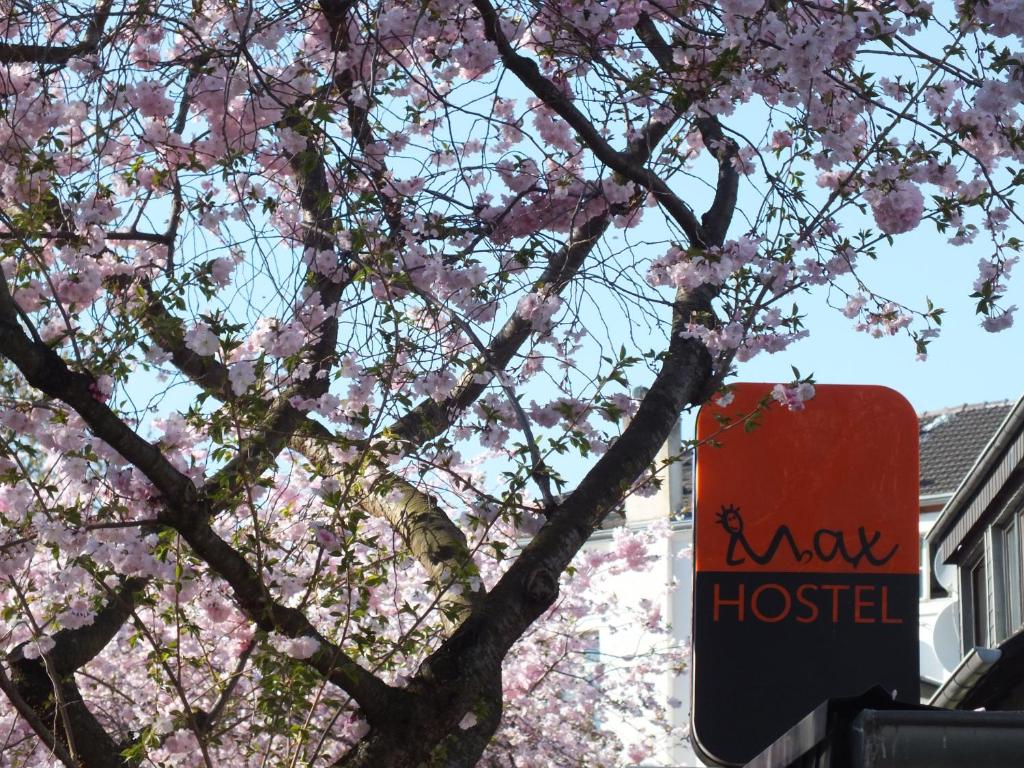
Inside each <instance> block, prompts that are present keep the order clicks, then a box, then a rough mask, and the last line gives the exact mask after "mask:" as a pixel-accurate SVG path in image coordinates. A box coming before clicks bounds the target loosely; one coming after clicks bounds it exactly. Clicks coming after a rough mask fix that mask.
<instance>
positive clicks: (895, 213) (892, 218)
mask: <svg viewBox="0 0 1024 768" xmlns="http://www.w3.org/2000/svg"><path fill="white" fill-rule="evenodd" d="M868 200H869V202H870V203H871V211H872V213H874V215H875V222H876V223H877V224H878V228H879V229H880V230H882V232H884V233H885V234H887V235H898V234H900V233H902V232H909V231H910V230H912V229H914V228H915V227H916V226H917V225H918V224H919V223H920V221H921V214H922V213H923V212H924V197H923V196H922V195H921V190H920V189H918V188H917V185H916V184H914V183H913V182H910V181H900V182H897V183H896V184H895V185H894V186H893V188H892V190H890V191H884V190H873V191H872V192H871V193H870V194H869V195H868Z"/></svg>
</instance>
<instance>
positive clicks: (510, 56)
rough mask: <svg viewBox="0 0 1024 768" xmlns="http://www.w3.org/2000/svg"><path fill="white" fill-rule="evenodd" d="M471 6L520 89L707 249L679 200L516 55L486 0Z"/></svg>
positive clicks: (696, 223) (697, 224)
mask: <svg viewBox="0 0 1024 768" xmlns="http://www.w3.org/2000/svg"><path fill="white" fill-rule="evenodd" d="M473 5H474V6H476V9H477V11H479V13H480V16H481V18H482V19H483V23H484V33H485V34H486V35H487V39H488V40H490V41H491V42H492V43H494V44H495V46H497V48H498V52H499V53H500V54H501V60H502V62H503V63H504V64H505V66H506V67H507V68H508V69H509V70H510V71H511V72H512V73H513V74H514V75H515V76H516V77H518V78H519V80H520V81H521V82H522V83H523V85H525V86H526V87H527V88H529V89H530V91H532V92H533V93H534V95H535V96H537V98H539V99H540V100H541V101H543V102H544V103H545V105H547V106H548V107H549V108H550V109H551V110H553V111H554V112H555V113H557V114H558V115H559V116H560V117H561V118H562V119H563V120H565V121H566V122H567V123H568V124H569V125H570V126H571V127H572V129H573V130H574V131H576V133H577V134H578V135H579V137H580V139H581V140H582V141H583V143H584V144H586V146H587V147H589V148H590V151H591V152H593V153H594V155H595V156H596V157H597V159H598V160H600V161H601V162H602V163H604V164H605V165H607V166H608V167H609V168H611V169H612V170H613V171H615V172H616V173H618V174H620V175H622V176H624V177H625V178H627V179H629V180H630V181H633V182H635V183H637V184H639V185H640V186H642V187H643V188H644V189H647V190H649V191H650V192H651V194H653V195H654V197H655V198H656V199H657V200H658V202H659V203H660V204H661V205H662V207H664V208H665V210H666V211H668V213H669V215H670V216H672V218H673V219H674V220H675V221H676V223H677V224H679V226H680V227H681V228H682V230H683V232H684V233H685V234H686V236H687V238H689V240H690V243H691V244H692V245H694V246H695V247H698V248H705V247H707V245H708V243H707V240H706V237H705V235H704V232H703V230H702V228H701V225H700V222H699V221H697V217H696V216H695V215H694V213H693V211H692V210H691V209H690V207H689V206H688V205H686V204H685V203H684V202H683V201H682V200H680V199H679V197H677V196H676V194H675V193H674V192H673V191H672V190H671V189H669V187H668V185H667V184H665V182H664V181H662V180H661V178H659V177H658V176H657V175H656V174H655V173H653V172H652V171H650V170H648V169H647V168H645V167H643V165H641V164H639V163H636V162H633V161H632V159H631V157H630V156H629V154H627V153H623V152H618V151H617V150H615V149H614V148H612V146H611V145H610V144H609V143H608V142H607V141H605V139H604V137H603V136H601V134H600V133H599V132H598V130H597V129H596V128H595V127H594V126H593V125H592V124H591V122H590V121H589V120H588V119H587V118H586V116H585V115H584V114H583V113H582V112H580V111H579V110H578V109H576V107H575V105H574V104H573V103H572V102H571V101H570V100H569V99H568V98H566V96H565V94H563V93H562V92H561V91H560V90H559V89H558V88H557V87H556V86H555V85H554V83H552V82H551V81H550V80H548V79H547V78H546V77H544V75H543V74H542V73H541V71H540V67H538V66H537V63H536V62H535V61H533V59H529V58H527V57H525V56H521V55H520V54H518V53H516V51H515V49H514V48H513V47H512V44H511V43H510V42H509V40H508V38H507V37H506V36H505V33H504V31H502V29H501V20H500V18H499V17H498V13H497V11H495V9H494V6H493V5H491V4H490V2H489V1H488V0H473Z"/></svg>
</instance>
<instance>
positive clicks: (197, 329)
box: [185, 323, 220, 357]
mask: <svg viewBox="0 0 1024 768" xmlns="http://www.w3.org/2000/svg"><path fill="white" fill-rule="evenodd" d="M185 346H186V347H188V348H189V349H191V350H192V351H193V352H195V353H196V354H197V355H202V356H203V357H210V356H212V355H215V354H217V352H218V351H219V350H220V340H219V339H218V338H217V336H216V335H215V334H214V332H213V331H211V330H210V326H208V325H206V323H196V324H195V325H193V326H192V328H191V329H189V330H188V331H187V332H186V333H185Z"/></svg>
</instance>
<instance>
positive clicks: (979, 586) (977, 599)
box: [970, 556, 988, 646]
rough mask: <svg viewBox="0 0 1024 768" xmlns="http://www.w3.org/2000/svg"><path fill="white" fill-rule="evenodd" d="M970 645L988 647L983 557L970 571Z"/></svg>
mask: <svg viewBox="0 0 1024 768" xmlns="http://www.w3.org/2000/svg"><path fill="white" fill-rule="evenodd" d="M970 587H971V591H970V595H971V623H970V626H971V645H979V646H987V645H988V573H987V569H986V568H985V558H984V556H982V557H981V559H980V560H978V562H977V563H975V564H974V566H973V567H972V568H971V569H970Z"/></svg>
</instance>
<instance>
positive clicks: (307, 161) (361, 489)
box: [0, 0, 1024, 768]
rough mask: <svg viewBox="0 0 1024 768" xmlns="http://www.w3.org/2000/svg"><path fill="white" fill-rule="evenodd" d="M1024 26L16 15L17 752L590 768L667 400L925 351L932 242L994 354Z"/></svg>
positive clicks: (908, 10) (642, 10) (11, 569)
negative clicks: (835, 345) (863, 355)
mask: <svg viewBox="0 0 1024 768" xmlns="http://www.w3.org/2000/svg"><path fill="white" fill-rule="evenodd" d="M1017 5H1018V4H1017V3H1014V2H1011V1H1010V0H989V1H988V2H984V1H983V0H963V2H959V3H957V4H956V6H955V7H947V8H940V9H934V8H933V7H932V5H931V4H929V3H927V2H914V1H913V0H892V1H891V2H888V1H886V2H864V3H860V4H857V3H837V2H833V1H832V0H818V1H817V2H813V1H812V2H803V1H794V2H782V1H779V0H726V1H724V2H717V3H712V2H703V1H701V0H687V1H686V2H658V1H656V0H614V1H612V2H608V1H603V2H597V0H571V1H570V0H564V1H563V2H555V1H553V0H537V1H535V2H516V1H515V0H502V2H500V3H499V2H494V0H474V2H472V3H453V2H447V1H446V0H423V2H420V3H408V2H394V1H391V2H389V1H387V0H379V1H378V2H373V1H372V0H320V2H319V3H290V2H287V0H282V1H281V2H269V0H193V1H192V2H191V3H183V2H178V1H177V0H165V1H164V2H145V3H143V2H137V1H136V0H99V2H98V3H97V4H96V5H90V4H88V3H86V2H84V0H70V1H69V2H60V3H51V2H40V3H35V4H30V3H28V2H26V1H25V0H2V2H0V8H2V10H3V19H4V20H3V22H2V23H0V24H2V26H0V30H2V32H0V157H2V160H3V165H2V166H0V267H2V269H0V361H2V367H0V382H2V388H0V398H2V407H3V412H2V416H0V524H2V532H0V595H2V601H3V602H2V605H3V610H2V614H0V650H2V652H3V660H2V663H0V691H2V694H3V695H2V696H0V701H2V703H0V745H2V747H3V754H4V759H5V760H6V761H7V762H8V763H9V764H12V765H19V766H21V765H24V766H35V765H52V764H54V763H55V762H59V763H62V764H64V765H66V766H83V768H93V767H94V766H126V765H137V764H152V765H164V764H167V765H171V764H187V765H193V764H195V765H206V766H214V765H220V764H224V765H256V764H260V765H263V764H273V765H290V766H297V765H307V764H328V763H330V764H335V765H339V766H346V767H347V768H356V767H358V766H373V768H389V767H392V766H419V765H425V766H451V767H452V768H455V767H457V766H469V765H474V764H477V763H481V762H482V763H483V764H485V765H493V766H534V765H536V766H540V765H607V764H610V763H611V762H612V761H613V760H614V759H615V758H614V754H615V750H617V749H619V748H620V746H621V745H618V744H617V743H616V742H615V739H614V738H613V737H611V736H609V735H608V734H606V733H603V732H602V730H601V729H600V727H599V725H598V723H597V721H596V719H595V714H594V713H595V712H596V711H597V709H598V708H599V707H601V706H605V705H608V703H609V702H614V701H616V700H618V701H621V702H622V703H623V706H627V707H628V706H634V707H636V706H646V701H645V699H644V696H643V695H639V694H638V695H636V696H634V697H633V698H632V699H631V700H630V699H629V697H625V696H616V695H614V694H613V693H611V692H610V690H611V687H612V686H613V682H612V681H611V680H610V677H611V675H610V674H606V671H605V670H604V669H601V668H600V667H601V665H600V664H598V665H594V664H593V662H592V661H590V660H588V658H587V654H586V653H585V651H586V648H585V641H584V635H585V622H583V619H584V618H585V617H586V616H587V615H589V614H591V613H593V612H594V611H595V610H600V609H602V608H604V606H595V605H594V604H593V603H592V602H590V601H588V598H587V585H588V583H589V581H590V580H591V579H592V578H597V575H596V574H598V573H599V572H600V571H601V570H602V569H603V570H609V569H610V570H615V569H616V568H621V567H642V566H643V563H642V560H643V557H638V556H637V552H638V551H642V550H643V546H642V545H636V544H635V543H628V544H627V543H624V544H623V546H622V547H620V548H617V549H616V550H615V551H613V552H611V553H610V554H607V555H606V556H602V557H597V556H596V555H593V554H592V553H591V554H586V553H585V554H584V555H580V552H581V549H582V548H583V545H584V544H585V542H586V541H587V540H588V538H589V537H590V536H591V534H592V533H593V532H594V531H595V529H596V528H597V527H598V526H599V525H600V524H601V523H602V521H603V520H604V519H605V517H606V516H607V515H608V514H609V513H610V512H612V511H613V510H615V509H616V507H617V506H618V505H619V504H620V503H621V501H622V499H623V497H624V496H625V495H626V494H628V493H629V492H631V490H632V489H635V488H638V487H641V486H643V485H644V484H645V483H648V482H649V480H650V475H649V471H650V469H651V463H652V460H653V459H654V457H655V455H656V453H657V451H658V449H659V447H660V445H661V444H662V443H663V442H664V440H665V438H666V436H667V434H668V432H669V430H670V428H671V426H672V424H673V423H674V421H675V418H676V415H677V414H678V413H679V411H680V410H681V409H684V408H687V407H692V406H696V405H699V404H700V403H702V402H704V401H705V400H707V399H708V398H709V397H711V396H713V395H714V394H715V393H716V392H718V391H720V390H721V389H722V387H723V385H725V383H726V382H727V378H728V376H730V375H731V374H732V373H733V372H734V370H735V365H736V364H737V363H742V362H743V361H745V360H747V359H749V358H750V357H752V356H754V355H755V354H759V353H761V352H778V351H780V350H782V349H784V348H785V347H786V346H787V345H788V344H790V343H791V342H793V341H794V340H796V339H798V338H801V337H802V336H804V335H806V334H807V333H808V331H809V330H812V329H808V328H805V327H804V325H803V322H802V316H801V314H800V312H799V309H798V308H797V307H796V306H795V305H794V301H793V297H794V296H795V295H798V294H801V295H802V294H804V293H807V292H814V291H815V290H820V291H827V293H828V296H829V300H830V301H831V303H833V304H834V305H835V306H837V309H838V310H839V311H841V312H842V313H843V314H845V315H846V316H847V317H849V318H850V319H851V320H852V321H853V325H854V327H855V329H857V330H860V331H864V332H867V333H870V334H872V335H875V336H887V335H894V334H905V335H907V336H909V337H910V338H911V339H912V340H913V342H914V344H915V345H916V350H917V352H918V353H919V354H922V355H923V354H925V353H926V352H927V347H928V344H929V343H931V342H932V341H933V340H934V338H935V336H936V335H937V334H938V331H939V327H940V324H941V319H942V310H941V308H938V307H935V306H932V305H931V304H930V303H927V302H925V301H924V298H923V297H919V296H914V295H913V294H912V293H911V294H910V295H907V296H884V295H880V294H878V293H877V292H875V291H873V290H872V288H871V286H870V285H868V284H867V283H866V282H864V281H863V280H862V279H861V277H860V269H859V266H860V263H861V262H862V261H863V260H864V259H866V258H867V259H886V258H889V257H890V256H891V251H892V250H893V249H892V246H893V244H894V243H897V242H898V238H899V236H901V235H903V234H904V233H908V232H912V231H914V230H916V229H919V228H921V227H929V228H937V229H938V230H939V231H940V232H944V233H946V235H947V236H948V238H949V241H950V243H951V246H970V249H971V251H970V252H972V253H974V254H975V256H974V258H977V254H978V253H979V252H980V253H981V254H982V258H981V262H980V265H979V274H978V279H977V282H976V283H975V285H974V286H973V289H972V288H971V287H969V286H965V291H967V292H971V291H972V290H973V294H972V295H973V296H974V297H975V298H976V299H977V302H978V311H979V315H980V317H981V321H982V324H983V325H984V327H985V328H986V329H987V330H990V331H996V330H999V329H1001V328H1005V327H1007V326H1009V325H1010V324H1011V323H1012V321H1013V317H1014V310H1015V309H1016V307H1014V306H1012V305H1008V304H1007V302H1006V300H1005V298H1004V297H1005V292H1006V290H1007V288H1006V285H1007V278H1008V276H1009V273H1010V271H1011V268H1012V267H1013V265H1014V264H1015V262H1016V260H1017V255H1016V254H1017V252H1018V250H1019V248H1020V241H1019V240H1018V239H1017V237H1015V236H1013V234H1012V231H1013V229H1014V228H1015V227H1017V226H1018V225H1019V224H1020V221H1021V220H1020V215H1019V213H1018V211H1017V209H1016V208H1015V205H1014V203H1015V196H1016V193H1017V189H1018V187H1019V185H1020V183H1021V182H1022V180H1024V175H1022V172H1021V171H1020V166H1019V163H1020V161H1021V159H1022V139H1021V135H1022V134H1021V114H1020V104H1021V103H1022V101H1024V78H1022V70H1021V58H1020V55H1021V54H1020V43H1021V38H1022V36H1024V16H1022V15H1021V14H1020V13H1019V8H1018V7H1017ZM837 297H838V300H837ZM918 301H921V302H922V304H921V305H918V304H917V302H918ZM790 307H792V309H789V308H790ZM634 381H636V382H642V383H645V384H647V385H649V387H648V389H647V390H646V394H644V395H643V396H642V397H641V398H639V399H635V398H633V397H632V396H631V394H630V392H631V390H630V389H629V387H630V384H631V383H632V382H634ZM812 394H813V386H811V384H810V383H809V382H807V381H803V382H800V381H796V382H793V384H792V385H791V386H785V387H780V388H778V390H777V391H776V399H777V400H778V401H779V402H780V403H783V404H785V405H787V406H789V407H792V408H799V407H801V406H802V404H803V401H804V400H805V399H807V398H808V397H810V396H811V395H812ZM725 396H726V397H727V395H725ZM626 416H628V421H624V418H623V417H626ZM622 424H626V426H620V425H622ZM566 455H574V456H576V457H577V458H576V462H577V464H574V465H572V466H577V465H581V466H582V465H584V464H585V469H584V470H582V471H580V472H579V473H578V474H579V477H577V476H576V474H570V473H569V470H567V469H566V467H568V466H569V465H568V464H566V463H565V462H564V457H565V456H566ZM573 472H575V470H573ZM638 546H639V550H638ZM625 608H628V606H627V607H624V609H625ZM635 608H637V609H638V610H640V611H641V613H642V610H643V609H642V606H635ZM637 620H641V619H639V618H638V619H637ZM648 620H649V621H651V622H653V623H657V621H658V620H657V617H648ZM581 622H583V623H581ZM670 662H671V663H675V664H678V663H679V661H678V659H676V660H674V661H672V660H670ZM637 702H639V704H637Z"/></svg>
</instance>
